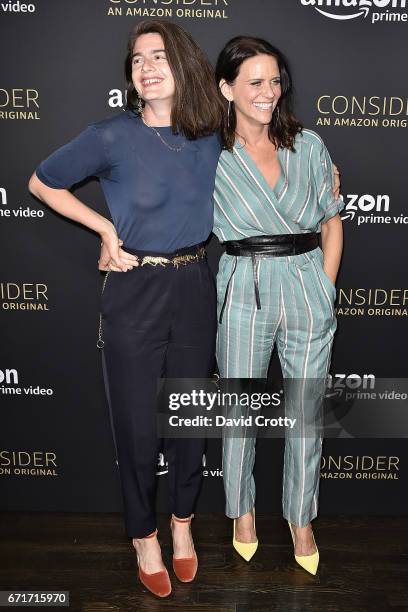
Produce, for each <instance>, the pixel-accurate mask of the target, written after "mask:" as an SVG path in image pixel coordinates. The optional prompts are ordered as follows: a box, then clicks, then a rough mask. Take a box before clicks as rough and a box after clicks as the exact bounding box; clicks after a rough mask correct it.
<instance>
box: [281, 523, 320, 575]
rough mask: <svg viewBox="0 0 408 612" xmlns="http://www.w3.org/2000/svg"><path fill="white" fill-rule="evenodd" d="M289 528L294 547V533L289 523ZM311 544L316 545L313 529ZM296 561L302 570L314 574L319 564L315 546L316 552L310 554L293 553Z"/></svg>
mask: <svg viewBox="0 0 408 612" xmlns="http://www.w3.org/2000/svg"><path fill="white" fill-rule="evenodd" d="M288 525H289V529H290V533H291V536H292V541H293V548H295V534H294V533H293V529H292V525H291V524H290V523H289V521H288ZM312 538H313V544H314V545H315V546H316V542H315V539H314V535H313V531H312ZM295 559H296V562H297V563H299V565H300V567H303V569H304V570H306V571H307V572H309V574H313V576H315V575H316V572H317V567H318V565H319V551H318V549H317V546H316V552H315V553H313V554H312V555H295Z"/></svg>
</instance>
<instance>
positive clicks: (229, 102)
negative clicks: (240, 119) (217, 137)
mask: <svg viewBox="0 0 408 612" xmlns="http://www.w3.org/2000/svg"><path fill="white" fill-rule="evenodd" d="M230 113H231V100H228V112H227V128H229V126H230Z"/></svg>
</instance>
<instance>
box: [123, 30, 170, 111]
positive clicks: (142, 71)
mask: <svg viewBox="0 0 408 612" xmlns="http://www.w3.org/2000/svg"><path fill="white" fill-rule="evenodd" d="M132 81H133V85H134V86H135V89H136V91H137V92H138V94H139V96H140V97H141V98H142V99H143V100H144V101H145V102H146V103H147V104H149V102H154V101H156V100H157V101H161V102H168V103H169V105H170V106H171V104H172V102H173V98H174V93H175V83H174V78H173V74H172V72H171V69H170V66H169V63H168V61H167V56H166V51H165V49H164V43H163V39H162V37H161V36H160V34H156V33H153V32H152V33H149V34H141V35H140V36H139V37H138V38H137V39H136V42H135V44H134V47H133V56H132Z"/></svg>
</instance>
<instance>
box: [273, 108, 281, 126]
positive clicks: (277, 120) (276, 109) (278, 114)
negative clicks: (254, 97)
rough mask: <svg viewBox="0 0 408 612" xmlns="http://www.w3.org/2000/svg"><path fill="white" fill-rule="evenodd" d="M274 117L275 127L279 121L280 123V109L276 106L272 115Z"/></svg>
mask: <svg viewBox="0 0 408 612" xmlns="http://www.w3.org/2000/svg"><path fill="white" fill-rule="evenodd" d="M273 114H274V115H275V125H278V123H279V121H280V108H279V106H276V108H275V111H274V113H273Z"/></svg>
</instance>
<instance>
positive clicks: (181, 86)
mask: <svg viewBox="0 0 408 612" xmlns="http://www.w3.org/2000/svg"><path fill="white" fill-rule="evenodd" d="M151 33H155V34H160V36H161V37H162V39H163V42H164V48H165V50H166V55H167V59H168V62H169V66H170V69H171V72H172V74H173V78H174V82H175V95H174V101H173V108H172V111H171V125H172V129H173V132H174V133H176V132H181V133H183V134H184V135H185V136H186V137H187V138H189V139H194V138H198V137H200V136H207V135H209V134H211V133H213V132H214V131H216V130H218V129H219V128H220V127H221V121H222V112H223V109H222V104H221V101H220V98H219V96H218V87H217V85H216V83H215V82H214V72H213V69H212V67H211V64H210V62H209V61H208V59H207V57H206V56H205V55H204V53H203V51H202V50H201V49H200V47H199V46H198V45H197V43H196V42H195V41H194V39H193V38H192V37H191V35H190V34H189V33H188V32H186V31H185V30H183V28H181V27H180V26H178V25H177V24H175V23H171V22H170V21H164V20H160V19H157V20H146V21H142V22H141V23H139V24H138V25H136V26H135V27H134V28H133V30H132V31H131V33H130V35H129V40H128V49H127V56H126V60H125V73H126V80H127V103H126V108H127V109H128V110H132V111H135V112H138V101H139V96H138V93H137V91H136V89H135V87H134V85H133V82H132V55H133V49H134V45H135V42H136V39H137V38H138V37H139V36H141V35H142V34H151Z"/></svg>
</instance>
